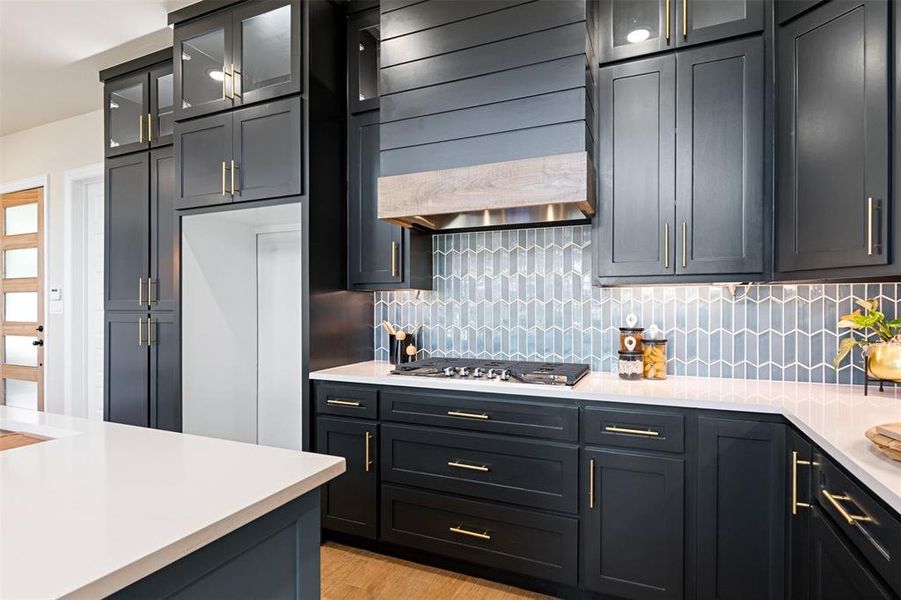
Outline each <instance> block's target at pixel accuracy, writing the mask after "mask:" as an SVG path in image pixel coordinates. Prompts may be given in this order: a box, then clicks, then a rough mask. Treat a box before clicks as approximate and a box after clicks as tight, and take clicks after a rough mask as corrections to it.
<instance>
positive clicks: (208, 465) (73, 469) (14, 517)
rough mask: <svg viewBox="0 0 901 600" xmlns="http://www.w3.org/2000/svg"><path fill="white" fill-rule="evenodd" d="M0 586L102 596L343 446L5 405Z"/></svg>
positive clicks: (326, 472)
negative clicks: (310, 446)
mask: <svg viewBox="0 0 901 600" xmlns="http://www.w3.org/2000/svg"><path fill="white" fill-rule="evenodd" d="M0 429H3V430H11V431H23V432H26V433H32V434H37V435H41V436H46V437H50V438H53V439H50V440H48V441H44V442H40V443H36V444H32V445H29V446H24V447H20V448H14V449H12V450H6V451H3V452H0V598H15V599H26V598H57V597H77V598H81V597H85V598H87V597H103V596H106V595H108V594H110V593H112V592H115V591H117V590H119V589H122V588H124V587H126V586H127V585H129V584H131V583H133V582H135V581H138V580H139V579H141V578H143V577H145V576H147V575H149V574H151V573H154V572H156V571H158V570H160V569H162V568H163V567H165V566H167V565H169V564H171V563H173V562H175V561H177V560H179V559H181V558H183V557H185V556H187V555H188V554H190V553H192V552H194V551H195V550H197V549H198V548H201V547H202V546H205V545H206V544H208V543H210V542H212V541H214V540H217V539H219V538H221V537H222V536H224V535H226V534H228V533H230V532H232V531H234V530H236V529H238V528H240V527H242V526H244V525H246V524H248V523H250V522H251V521H254V520H255V519H257V518H259V517H261V516H263V515H265V514H267V513H270V512H271V511H273V510H274V509H276V508H278V507H279V506H282V505H284V504H286V503H287V502H289V501H291V500H294V499H295V498H298V497H300V496H302V495H303V494H305V493H307V492H310V491H312V490H314V489H316V488H317V487H319V486H320V485H322V484H324V483H326V482H327V481H329V480H330V479H333V478H334V477H337V476H338V475H340V474H341V473H343V472H344V469H345V462H344V459H343V458H339V457H332V456H323V455H319V454H310V453H305V452H296V451H293V450H282V449H278V448H268V447H263V446H256V445H253V444H243V443H238V442H230V441H225V440H219V439H214V438H206V437H200V436H194V435H183V434H178V433H171V432H168V431H159V430H154V429H145V428H141V427H131V426H127V425H118V424H114V423H104V422H100V421H88V420H86V419H79V418H73V417H66V416H62V415H54V414H48V413H39V412H35V411H31V410H23V409H16V408H12V407H4V406H0Z"/></svg>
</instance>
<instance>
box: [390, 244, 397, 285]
mask: <svg viewBox="0 0 901 600" xmlns="http://www.w3.org/2000/svg"><path fill="white" fill-rule="evenodd" d="M391 276H392V277H397V242H391Z"/></svg>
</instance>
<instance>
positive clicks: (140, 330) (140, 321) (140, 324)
mask: <svg viewBox="0 0 901 600" xmlns="http://www.w3.org/2000/svg"><path fill="white" fill-rule="evenodd" d="M143 345H144V319H143V318H141V317H138V346H143Z"/></svg>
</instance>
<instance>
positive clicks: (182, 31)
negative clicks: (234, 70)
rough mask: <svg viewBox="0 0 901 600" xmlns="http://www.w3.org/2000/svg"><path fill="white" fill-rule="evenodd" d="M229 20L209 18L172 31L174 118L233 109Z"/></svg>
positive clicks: (211, 16)
mask: <svg viewBox="0 0 901 600" xmlns="http://www.w3.org/2000/svg"><path fill="white" fill-rule="evenodd" d="M231 33H232V31H231V16H230V15H229V14H228V13H225V14H213V15H210V16H209V17H206V18H203V19H197V20H196V21H193V22H191V23H188V24H186V25H180V26H178V27H176V28H175V35H174V38H175V39H174V42H175V63H174V66H175V77H174V87H175V106H174V108H175V118H176V119H183V118H186V117H194V116H197V115H203V114H207V113H210V112H215V111H218V110H223V109H226V108H230V107H231V106H233V98H234V97H235V96H234V87H233V85H232V84H233V81H232V77H231V62H232V57H231Z"/></svg>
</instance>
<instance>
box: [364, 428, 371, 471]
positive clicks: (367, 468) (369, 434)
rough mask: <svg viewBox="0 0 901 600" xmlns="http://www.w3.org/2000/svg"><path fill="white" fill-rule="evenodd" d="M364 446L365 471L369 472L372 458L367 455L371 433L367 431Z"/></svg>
mask: <svg viewBox="0 0 901 600" xmlns="http://www.w3.org/2000/svg"><path fill="white" fill-rule="evenodd" d="M365 437H366V448H365V454H366V457H365V460H366V472H367V473H368V472H369V467H371V466H372V458H370V456H369V442H370V441H372V434H371V433H369V432H368V431H367V432H366V436H365Z"/></svg>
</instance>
